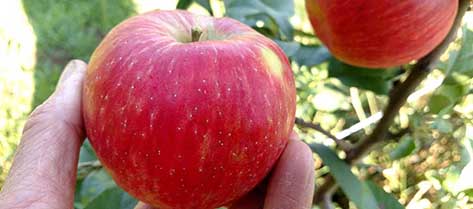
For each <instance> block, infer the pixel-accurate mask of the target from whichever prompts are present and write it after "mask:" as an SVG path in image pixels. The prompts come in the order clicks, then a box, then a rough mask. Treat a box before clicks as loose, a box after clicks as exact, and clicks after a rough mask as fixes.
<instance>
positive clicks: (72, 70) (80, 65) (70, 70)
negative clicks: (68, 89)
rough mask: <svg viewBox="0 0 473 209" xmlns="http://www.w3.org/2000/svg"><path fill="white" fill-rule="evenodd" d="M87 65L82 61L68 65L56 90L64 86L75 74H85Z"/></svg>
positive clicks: (72, 61)
mask: <svg viewBox="0 0 473 209" xmlns="http://www.w3.org/2000/svg"><path fill="white" fill-rule="evenodd" d="M85 66H86V64H85V63H84V62H83V61H81V60H71V61H69V63H67V65H66V67H65V68H64V70H63V71H62V74H61V77H60V78H59V81H58V84H57V86H56V89H57V88H58V87H59V86H62V85H64V83H66V81H67V80H68V79H69V78H70V77H71V76H72V75H74V74H76V73H83V71H85V69H86V67H85Z"/></svg>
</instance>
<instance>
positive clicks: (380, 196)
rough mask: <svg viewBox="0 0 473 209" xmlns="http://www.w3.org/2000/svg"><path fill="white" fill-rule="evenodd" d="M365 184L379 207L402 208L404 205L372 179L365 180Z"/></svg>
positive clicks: (385, 208) (387, 208) (388, 208)
mask: <svg viewBox="0 0 473 209" xmlns="http://www.w3.org/2000/svg"><path fill="white" fill-rule="evenodd" d="M366 184H367V185H368V187H369V188H370V190H371V192H372V193H373V195H374V197H375V198H376V201H377V202H378V206H379V208H381V209H404V206H403V205H401V203H399V201H398V200H397V199H396V198H395V197H394V196H393V195H392V194H390V193H387V192H386V191H384V190H383V189H382V188H380V187H379V186H378V185H376V183H374V182H372V181H367V182H366Z"/></svg>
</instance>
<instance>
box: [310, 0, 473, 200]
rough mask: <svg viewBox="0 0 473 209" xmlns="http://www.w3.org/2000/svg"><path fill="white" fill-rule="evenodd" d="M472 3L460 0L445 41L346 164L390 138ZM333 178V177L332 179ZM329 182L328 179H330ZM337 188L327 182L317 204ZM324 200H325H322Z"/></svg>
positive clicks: (396, 93)
mask: <svg viewBox="0 0 473 209" xmlns="http://www.w3.org/2000/svg"><path fill="white" fill-rule="evenodd" d="M469 1H470V0H460V5H459V10H458V14H457V17H456V18H455V22H454V24H453V26H452V29H451V30H450V32H449V34H448V35H447V37H446V38H445V40H444V41H443V42H442V43H441V44H440V45H439V46H437V47H436V48H435V49H434V50H433V51H432V52H430V53H429V54H428V55H427V56H425V57H424V58H422V59H420V60H419V61H418V62H417V63H416V64H415V66H414V67H413V69H412V71H411V72H410V74H409V76H408V77H407V79H406V80H405V81H404V82H402V83H401V84H399V85H398V86H396V87H395V88H394V89H393V90H392V91H391V93H390V97H389V103H388V105H387V107H386V108H385V109H384V112H383V117H382V118H381V120H380V121H379V122H378V124H377V125H376V127H375V128H374V130H373V132H372V133H371V134H370V135H369V136H367V137H366V138H365V139H364V140H362V141H360V143H359V144H357V145H356V146H355V147H354V148H353V149H351V150H350V151H349V152H348V153H347V157H346V159H345V161H346V162H347V163H349V164H353V163H356V162H357V161H358V160H360V159H361V158H362V157H364V156H365V154H366V153H368V152H369V151H370V150H371V149H372V147H373V146H374V145H376V144H378V143H380V142H382V141H384V140H385V139H386V135H387V134H388V131H389V127H390V126H391V124H392V123H393V121H394V118H395V117H396V115H397V114H398V112H399V109H400V108H401V107H402V106H403V105H404V104H405V103H406V100H407V97H408V96H409V95H410V94H411V93H412V92H413V91H414V89H415V88H416V87H417V86H418V85H419V84H420V83H421V82H422V81H423V80H424V79H425V78H426V77H427V75H428V74H429V73H430V72H431V71H432V69H434V67H435V66H436V64H437V62H438V60H439V58H440V56H441V55H442V54H443V53H444V51H445V50H446V49H447V48H448V46H449V45H450V43H451V42H452V41H453V40H455V38H456V34H457V31H458V30H459V28H460V26H461V22H462V19H463V16H464V15H465V12H466V11H467V9H468V7H469V6H470V3H469ZM331 179H333V178H331ZM326 180H327V179H326ZM334 188H336V182H335V181H326V182H325V183H324V184H323V185H321V187H320V188H319V189H318V190H317V192H316V193H315V195H314V203H317V204H321V201H323V197H324V194H326V193H328V192H330V191H331V190H333V189H334ZM320 197H322V198H320Z"/></svg>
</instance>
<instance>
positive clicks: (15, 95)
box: [0, 1, 36, 185]
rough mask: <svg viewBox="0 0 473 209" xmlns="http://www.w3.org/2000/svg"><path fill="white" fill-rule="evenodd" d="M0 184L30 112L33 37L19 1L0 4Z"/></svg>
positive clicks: (34, 57) (34, 56)
mask: <svg viewBox="0 0 473 209" xmlns="http://www.w3.org/2000/svg"><path fill="white" fill-rule="evenodd" d="M0 14H2V15H4V17H8V18H0V108H1V109H0V185H2V182H3V180H4V179H5V176H6V174H7V171H8V169H9V168H10V166H11V158H12V157H13V153H14V151H15V148H16V145H17V144H18V141H19V138H20V136H21V131H22V128H23V125H24V123H25V120H26V117H27V115H28V113H29V112H30V111H31V103H32V100H33V93H34V85H35V83H34V82H35V81H34V79H33V77H34V76H33V68H34V66H35V64H36V36H35V34H34V32H33V28H32V26H31V24H30V23H29V22H28V17H27V15H26V13H25V11H24V8H23V5H22V3H21V2H20V1H8V3H7V2H6V1H3V2H2V3H0Z"/></svg>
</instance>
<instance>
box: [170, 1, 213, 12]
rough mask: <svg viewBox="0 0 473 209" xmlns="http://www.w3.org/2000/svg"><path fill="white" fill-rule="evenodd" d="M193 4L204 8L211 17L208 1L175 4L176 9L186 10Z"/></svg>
mask: <svg viewBox="0 0 473 209" xmlns="http://www.w3.org/2000/svg"><path fill="white" fill-rule="evenodd" d="M193 2H195V3H197V4H199V5H200V6H202V7H204V8H205V9H206V10H207V11H209V13H210V15H213V11H212V7H211V6H210V0H179V1H178V2H177V6H176V8H177V9H188V8H189V7H190V6H191V4H192V3H193Z"/></svg>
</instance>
